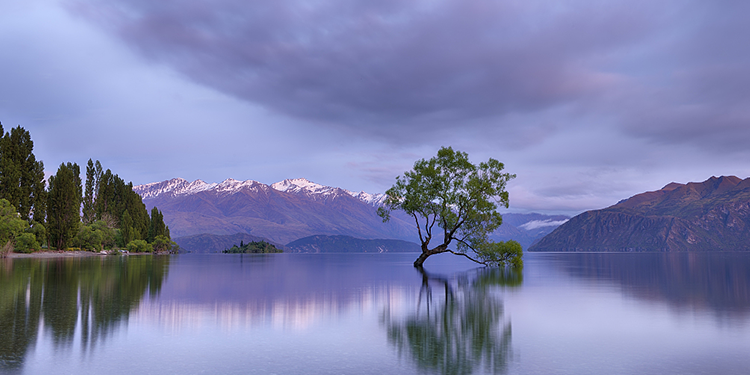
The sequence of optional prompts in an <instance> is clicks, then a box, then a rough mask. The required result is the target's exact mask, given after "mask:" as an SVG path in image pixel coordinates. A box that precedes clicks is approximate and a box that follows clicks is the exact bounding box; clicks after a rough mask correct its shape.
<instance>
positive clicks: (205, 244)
mask: <svg viewBox="0 0 750 375" xmlns="http://www.w3.org/2000/svg"><path fill="white" fill-rule="evenodd" d="M174 241H175V242H176V243H177V244H178V245H179V246H180V252H182V253H219V252H221V251H223V250H225V249H228V248H230V247H232V246H233V245H238V246H239V245H240V242H244V243H248V242H257V241H265V242H270V241H268V240H267V239H265V238H262V237H257V236H253V235H250V234H247V233H235V234H230V235H219V234H210V233H203V234H194V235H192V236H186V237H178V238H175V240H174ZM271 244H272V245H274V246H276V247H277V248H279V249H282V250H283V249H284V246H281V245H280V244H276V243H271Z"/></svg>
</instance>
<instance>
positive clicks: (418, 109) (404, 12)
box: [73, 0, 658, 126]
mask: <svg viewBox="0 0 750 375" xmlns="http://www.w3.org/2000/svg"><path fill="white" fill-rule="evenodd" d="M74 4H75V6H74V7H73V9H74V10H75V11H76V12H78V13H80V14H83V15H85V16H86V17H88V18H89V19H92V20H94V21H96V22H98V23H99V24H101V25H102V26H104V27H107V28H109V29H110V30H112V31H113V32H115V33H116V34H117V35H119V36H120V37H121V38H123V39H124V40H126V41H127V42H128V43H129V44H130V45H132V46H134V47H136V48H137V49H139V50H140V51H142V52H143V53H144V54H145V55H147V56H149V57H151V58H153V59H155V60H158V61H162V62H166V63H168V64H170V65H172V66H174V67H175V68H176V69H178V70H179V71H181V72H183V73H184V74H186V75H187V76H188V77H190V78H191V79H193V80H195V81H198V82H200V83H203V84H206V85H209V86H212V87H215V88H218V89H220V90H222V91H224V92H228V93H231V94H233V95H236V96H239V97H241V98H244V99H247V100H250V101H253V102H257V103H261V104H263V105H266V106H269V107H272V108H274V109H275V110H278V111H282V112H284V113H288V114H293V115H296V116H300V117H303V118H314V119H317V120H323V121H327V122H344V123H347V124H358V125H373V124H378V125H379V126H382V125H384V124H398V125H403V124H404V123H405V122H407V123H414V122H419V121H420V120H424V121H430V122H432V121H438V122H439V121H442V120H463V119H470V118H478V117H487V116H496V115H501V114H504V113H511V112H518V111H520V112H529V111H535V110H539V109H543V108H547V107H550V106H556V105H560V104H565V103H568V102H572V101H576V100H579V99H580V98H585V97H588V96H591V95H596V94H597V93H599V92H600V91H602V90H604V89H606V88H607V86H608V85H610V84H611V82H610V78H609V77H608V75H607V74H604V73H602V72H599V71H596V70H595V69H592V67H591V66H589V64H590V61H591V60H596V59H597V58H598V57H599V56H601V55H606V54H607V53H609V52H610V51H612V50H616V49H618V48H622V47H623V46H628V45H630V44H632V43H636V42H638V41H639V40H641V39H642V38H643V37H644V35H646V34H647V33H648V31H649V30H651V29H653V28H654V27H655V26H656V24H657V21H658V17H654V16H653V15H652V14H650V13H649V12H643V11H639V10H638V9H637V8H638V7H637V6H633V5H632V3H631V2H628V3H623V4H617V5H603V4H591V3H588V2H564V3H552V4H550V3H547V2H534V1H531V2H529V1H519V2H514V1H491V0H461V1H457V0H455V1H454V0H447V1H413V0H410V1H376V2H372V1H345V2H340V1H316V2H310V1H251V2H248V1H235V0H218V1H216V0H211V1H190V2H185V1H158V2H154V1H146V0H140V1H139V0H135V1H132V0H128V1H120V2H111V1H107V2H97V1H78V2H75V3H74ZM636 4H637V3H636Z"/></svg>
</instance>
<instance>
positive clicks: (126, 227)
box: [120, 210, 136, 244]
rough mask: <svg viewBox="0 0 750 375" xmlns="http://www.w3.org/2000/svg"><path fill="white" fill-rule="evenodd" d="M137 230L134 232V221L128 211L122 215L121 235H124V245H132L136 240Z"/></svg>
mask: <svg viewBox="0 0 750 375" xmlns="http://www.w3.org/2000/svg"><path fill="white" fill-rule="evenodd" d="M134 232H135V230H133V219H131V218H130V213H129V212H128V210H125V212H123V213H122V218H121V219H120V234H121V235H122V241H123V243H124V244H128V243H130V241H133V240H134V239H136V238H135V233H134Z"/></svg>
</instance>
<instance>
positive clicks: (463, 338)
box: [382, 268, 522, 374]
mask: <svg viewBox="0 0 750 375" xmlns="http://www.w3.org/2000/svg"><path fill="white" fill-rule="evenodd" d="M419 272H420V273H421V276H422V287H421V289H420V292H419V301H418V303H417V308H416V312H415V313H414V314H410V315H408V316H407V317H406V318H405V319H395V318H394V317H393V316H392V314H391V311H390V310H386V312H385V313H384V314H383V319H382V321H383V323H384V325H386V328H387V330H388V341H389V343H390V344H392V345H393V346H395V347H396V348H397V349H398V352H399V355H400V356H403V355H404V354H406V355H408V356H409V357H411V359H412V360H413V361H414V362H415V363H416V365H417V367H418V368H419V369H420V370H422V371H426V372H429V373H437V374H471V373H474V372H476V371H478V370H480V369H483V371H484V372H487V373H493V374H495V373H505V372H506V371H507V364H508V357H509V356H510V349H511V346H510V344H511V325H510V322H504V320H503V303H502V301H501V300H500V298H499V296H498V295H497V293H496V291H493V290H492V289H493V288H492V287H493V286H505V287H510V286H517V285H520V284H521V282H522V275H521V273H520V271H517V272H516V271H510V270H505V269H500V268H485V269H480V270H478V272H477V273H476V274H474V275H468V274H466V275H462V276H461V277H459V278H458V280H457V283H456V285H455V286H454V285H452V284H451V282H450V281H449V280H448V279H445V278H442V277H438V276H433V275H430V274H428V273H427V272H426V271H424V269H419ZM470 276H472V277H470ZM433 285H439V286H440V287H439V288H436V294H438V296H437V298H433Z"/></svg>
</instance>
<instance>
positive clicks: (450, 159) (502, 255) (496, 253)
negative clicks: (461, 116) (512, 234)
mask: <svg viewBox="0 0 750 375" xmlns="http://www.w3.org/2000/svg"><path fill="white" fill-rule="evenodd" d="M504 168H505V166H504V165H503V163H501V162H499V161H497V160H495V159H489V160H488V161H486V162H483V163H479V164H478V165H475V164H472V163H470V162H469V156H468V154H466V153H465V152H460V151H454V150H453V149H452V148H451V147H443V148H441V149H440V150H439V151H438V154H437V156H436V157H433V158H431V159H429V160H425V159H421V160H419V161H417V162H416V163H414V168H413V169H412V170H411V171H408V172H406V173H404V175H403V176H400V177H397V178H396V184H395V185H393V187H391V188H390V189H388V191H386V195H387V197H386V200H385V205H384V206H383V207H381V208H379V209H378V214H379V215H380V216H381V217H382V218H383V221H384V222H387V221H388V220H389V219H390V213H391V211H392V210H402V211H404V212H406V214H408V215H409V216H411V217H412V218H414V222H415V224H416V226H417V232H418V233H419V241H420V244H421V246H420V247H421V250H422V253H421V254H420V255H419V257H418V258H417V260H416V261H414V267H417V268H421V267H422V265H423V264H424V261H425V260H426V259H427V258H428V257H429V256H432V255H435V254H440V253H446V252H447V253H452V254H456V255H460V256H464V257H466V258H468V259H470V260H472V261H474V262H477V263H481V264H484V265H487V266H510V267H513V268H522V267H523V260H522V253H523V251H522V248H521V245H520V244H519V243H518V242H516V241H513V240H510V241H507V242H502V241H501V242H493V241H491V240H489V238H488V235H489V234H490V233H492V232H493V231H494V230H495V229H497V228H498V227H499V226H500V224H502V222H503V218H502V216H501V215H500V213H498V212H497V204H498V203H499V204H501V205H503V206H505V207H506V208H507V207H508V204H509V200H508V199H509V198H508V192H507V191H505V186H506V184H507V182H508V181H509V180H510V179H512V178H515V175H513V174H509V173H503V172H502V170H503V169H504ZM438 228H439V229H441V230H442V233H440V232H439V231H437V230H436V229H438ZM433 238H434V239H436V240H437V241H436V242H437V246H434V247H430V243H431V242H432V240H433ZM452 244H455V247H454V248H453V249H451V245H452ZM469 251H471V253H472V254H473V256H472V255H469V253H468V252H469Z"/></svg>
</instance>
